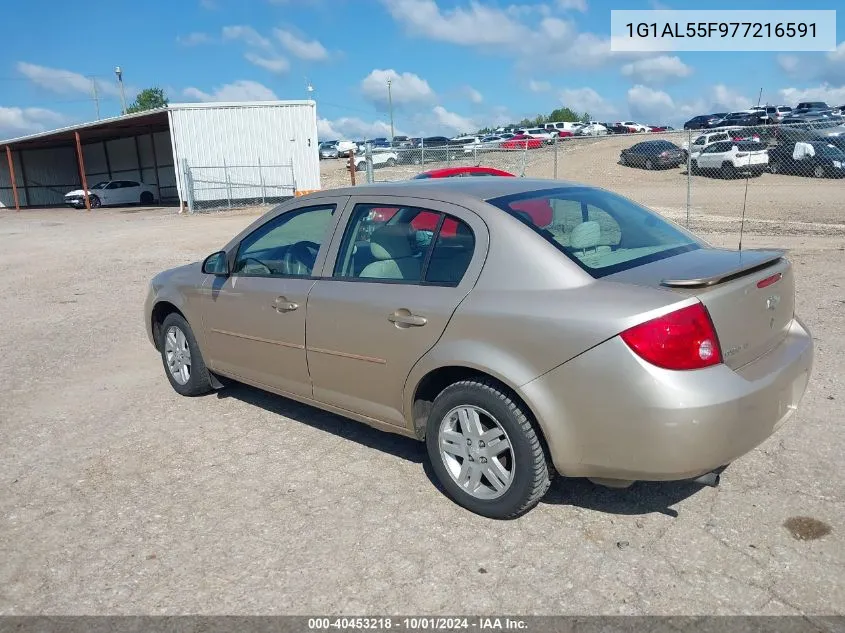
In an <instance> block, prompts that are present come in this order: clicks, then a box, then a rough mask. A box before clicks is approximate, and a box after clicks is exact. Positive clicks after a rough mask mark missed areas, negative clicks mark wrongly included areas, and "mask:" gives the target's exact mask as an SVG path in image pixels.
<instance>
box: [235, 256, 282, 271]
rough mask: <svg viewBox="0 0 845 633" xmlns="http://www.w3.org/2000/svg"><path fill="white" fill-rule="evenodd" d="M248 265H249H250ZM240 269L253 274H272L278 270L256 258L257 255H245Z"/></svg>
mask: <svg viewBox="0 0 845 633" xmlns="http://www.w3.org/2000/svg"><path fill="white" fill-rule="evenodd" d="M247 265H249V267H248V266H247ZM250 268H251V270H250ZM256 268H260V270H256ZM238 270H239V272H242V273H244V272H245V273H251V274H253V275H256V274H257V275H272V274H274V273H275V272H276V271H275V270H273V269H272V268H270V267H269V266H268V265H267V264H265V263H264V262H262V261H261V260H260V259H256V258H255V257H244V258H243V259H242V260H241V261H240V268H239V269H238Z"/></svg>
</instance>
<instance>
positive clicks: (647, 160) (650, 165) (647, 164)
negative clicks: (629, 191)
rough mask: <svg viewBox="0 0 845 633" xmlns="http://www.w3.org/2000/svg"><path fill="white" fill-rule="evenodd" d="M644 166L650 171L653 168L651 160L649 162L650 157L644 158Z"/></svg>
mask: <svg viewBox="0 0 845 633" xmlns="http://www.w3.org/2000/svg"><path fill="white" fill-rule="evenodd" d="M645 168H646V169H648V170H649V171H651V170H652V169H654V163H653V162H651V159H650V158H646V159H645Z"/></svg>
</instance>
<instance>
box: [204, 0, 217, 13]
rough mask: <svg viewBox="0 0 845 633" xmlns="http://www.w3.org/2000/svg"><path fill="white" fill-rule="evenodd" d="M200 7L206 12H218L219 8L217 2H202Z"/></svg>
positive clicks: (205, 0) (210, 0) (212, 0)
mask: <svg viewBox="0 0 845 633" xmlns="http://www.w3.org/2000/svg"><path fill="white" fill-rule="evenodd" d="M200 6H201V7H202V8H203V9H205V10H206V11H216V10H217V9H218V8H219V7H218V6H217V1H216V0H200Z"/></svg>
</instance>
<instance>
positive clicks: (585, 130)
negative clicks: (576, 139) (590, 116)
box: [578, 121, 609, 136]
mask: <svg viewBox="0 0 845 633" xmlns="http://www.w3.org/2000/svg"><path fill="white" fill-rule="evenodd" d="M607 134H609V132H608V129H607V128H606V127H605V126H604V125H602V124H601V123H597V122H595V121H591V122H590V123H587V124H586V125H585V126H583V127H582V128H579V130H578V136H606V135H607Z"/></svg>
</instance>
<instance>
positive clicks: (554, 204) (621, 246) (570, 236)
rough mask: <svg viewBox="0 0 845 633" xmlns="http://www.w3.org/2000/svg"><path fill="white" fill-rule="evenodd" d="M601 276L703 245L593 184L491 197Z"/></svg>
mask: <svg viewBox="0 0 845 633" xmlns="http://www.w3.org/2000/svg"><path fill="white" fill-rule="evenodd" d="M488 202H489V203H490V204H492V205H493V206H496V207H498V208H500V209H502V210H503V211H505V212H507V213H509V214H511V215H513V216H514V217H516V218H517V219H519V220H521V221H522V222H524V223H525V224H526V225H527V226H529V227H530V228H531V229H533V230H534V231H535V232H536V233H537V234H538V235H540V236H541V237H543V239H545V240H546V241H547V242H549V243H550V244H552V245H553V246H554V247H556V248H557V249H558V250H560V251H561V252H562V253H563V254H564V255H566V256H567V257H568V258H569V259H571V260H572V261H573V262H575V263H576V264H578V265H579V266H580V267H581V268H583V269H584V270H586V271H587V272H588V273H589V274H590V275H592V276H593V277H595V278H599V277H604V276H605V275H610V274H613V273H616V272H620V271H622V270H628V269H629V268H635V267H637V266H641V265H643V264H647V263H649V262H653V261H657V260H660V259H665V258H667V257H673V256H674V255H678V254H680V253H685V252H687V251H691V250H696V249H698V248H701V245H700V243H699V242H698V241H697V240H695V238H693V237H692V236H691V235H688V234H687V233H685V232H684V231H682V230H681V229H679V228H676V227H675V226H674V225H672V224H670V223H669V222H667V221H666V220H664V219H663V218H661V217H660V216H659V215H658V214H656V213H654V212H653V211H649V210H648V209H646V208H644V207H641V206H639V205H638V204H636V203H634V202H632V201H631V200H628V199H627V198H623V197H622V196H619V195H616V194H614V193H610V192H609V191H603V190H601V189H591V188H588V187H567V188H563V189H546V190H541V191H531V192H527V193H521V194H516V195H512V196H504V197H501V198H495V199H492V200H488Z"/></svg>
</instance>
